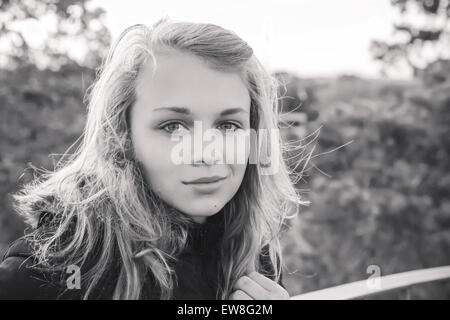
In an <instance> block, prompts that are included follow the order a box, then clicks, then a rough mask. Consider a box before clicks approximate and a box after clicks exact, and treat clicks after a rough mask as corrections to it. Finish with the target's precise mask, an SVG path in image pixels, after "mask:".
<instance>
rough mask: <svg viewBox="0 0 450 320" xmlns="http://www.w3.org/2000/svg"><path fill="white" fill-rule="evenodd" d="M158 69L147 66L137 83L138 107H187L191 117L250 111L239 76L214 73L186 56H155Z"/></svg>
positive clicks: (177, 54) (165, 54)
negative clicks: (232, 110) (232, 109)
mask: <svg viewBox="0 0 450 320" xmlns="http://www.w3.org/2000/svg"><path fill="white" fill-rule="evenodd" d="M155 57H156V61H157V68H156V71H155V72H154V74H153V73H152V71H153V65H152V64H151V63H147V64H146V65H144V67H143V68H142V70H141V71H140V73H139V76H138V79H137V88H136V94H137V104H140V105H141V106H142V107H145V108H146V110H148V111H151V110H152V109H156V108H158V107H164V106H184V107H188V108H190V109H191V111H192V113H194V114H195V113H204V112H206V111H209V112H219V111H220V110H222V109H227V108H233V107H241V108H244V109H245V110H250V94H249V92H248V89H247V87H246V85H245V83H244V81H243V80H242V79H241V77H240V75H239V74H238V73H232V72H223V71H217V70H213V69H211V68H210V67H208V65H207V64H206V63H205V62H204V61H202V60H200V59H199V58H198V57H196V56H194V55H192V54H189V53H184V52H178V51H174V52H170V53H160V54H156V55H155Z"/></svg>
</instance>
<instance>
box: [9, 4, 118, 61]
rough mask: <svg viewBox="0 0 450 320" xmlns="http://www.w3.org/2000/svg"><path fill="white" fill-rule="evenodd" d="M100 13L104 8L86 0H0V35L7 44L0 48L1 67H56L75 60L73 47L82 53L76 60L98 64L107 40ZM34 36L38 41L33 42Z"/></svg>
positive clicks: (102, 14) (108, 41) (102, 12)
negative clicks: (40, 39) (2, 48)
mask: <svg viewBox="0 0 450 320" xmlns="http://www.w3.org/2000/svg"><path fill="white" fill-rule="evenodd" d="M103 17H104V10H103V9H102V8H100V7H95V6H93V5H92V2H91V1H90V0H59V1H54V0H39V1H36V0H27V1H23V0H0V39H1V42H2V44H3V45H4V46H5V47H6V48H7V50H5V51H4V52H0V56H1V57H2V59H3V60H2V65H3V68H8V69H15V68H17V67H20V66H23V65H27V64H34V65H38V66H42V67H44V68H50V69H58V68H59V67H60V66H63V65H65V64H70V63H75V61H74V57H73V56H72V52H71V51H74V49H76V50H75V51H79V52H80V53H82V54H83V61H77V62H78V63H81V65H83V66H87V67H91V68H94V67H96V66H98V65H99V63H100V58H101V56H102V54H103V53H104V52H105V50H106V49H107V47H108V45H109V43H110V40H111V36H110V33H109V31H108V29H107V28H106V26H105V24H104V21H103ZM26 28H28V33H27V32H24V29H25V30H26ZM30 29H32V30H33V31H34V32H30ZM36 32H37V33H36ZM27 35H28V36H27ZM37 36H39V37H42V41H41V43H39V44H37V45H36V44H34V42H35V40H36V39H34V38H36V37H37ZM75 60H76V59H75Z"/></svg>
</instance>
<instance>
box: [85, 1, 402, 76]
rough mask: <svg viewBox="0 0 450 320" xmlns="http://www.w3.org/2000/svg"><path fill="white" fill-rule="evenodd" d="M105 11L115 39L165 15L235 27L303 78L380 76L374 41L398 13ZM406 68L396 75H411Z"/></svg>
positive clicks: (310, 7)
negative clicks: (139, 24)
mask: <svg viewBox="0 0 450 320" xmlns="http://www.w3.org/2000/svg"><path fill="white" fill-rule="evenodd" d="M93 3H94V4H96V5H99V6H101V7H103V8H104V9H105V10H106V17H105V22H106V25H107V27H108V28H109V29H110V31H111V33H112V36H113V39H115V38H117V37H118V36H119V34H120V33H121V32H122V31H123V30H124V29H125V28H126V27H128V26H130V25H133V24H136V23H144V24H147V25H151V24H153V23H154V22H156V21H157V20H158V19H160V18H162V17H163V16H169V17H170V18H171V19H174V20H184V21H192V22H209V23H214V24H217V25H220V26H222V27H224V28H227V29H230V30H233V31H234V32H236V33H237V34H238V35H239V36H240V37H241V38H242V39H244V40H245V41H247V42H248V43H249V44H250V45H251V46H252V48H253V50H254V52H255V54H256V56H257V57H258V58H259V59H260V60H261V62H262V63H263V64H264V65H265V66H266V67H267V68H268V69H269V70H270V71H271V72H273V71H280V70H285V71H291V72H294V73H296V74H297V75H299V76H301V77H330V76H338V75H343V74H353V75H357V76H362V77H367V78H377V77H380V73H379V70H380V67H379V65H378V64H377V63H376V62H374V61H373V60H372V58H371V56H370V51H369V47H370V42H371V40H374V39H380V40H386V39H390V38H391V37H392V30H393V28H392V24H393V22H395V21H396V19H397V18H398V12H397V10H396V9H395V8H393V7H392V6H391V5H390V1H389V0H340V1H338V0H239V1H238V0H228V1H224V0H209V1H207V0H189V1H182V0H151V1H144V0H127V1H123V0H94V1H93ZM408 77H409V74H408V73H407V72H403V73H402V72H400V71H399V72H398V74H395V75H393V78H398V79H407V78H408Z"/></svg>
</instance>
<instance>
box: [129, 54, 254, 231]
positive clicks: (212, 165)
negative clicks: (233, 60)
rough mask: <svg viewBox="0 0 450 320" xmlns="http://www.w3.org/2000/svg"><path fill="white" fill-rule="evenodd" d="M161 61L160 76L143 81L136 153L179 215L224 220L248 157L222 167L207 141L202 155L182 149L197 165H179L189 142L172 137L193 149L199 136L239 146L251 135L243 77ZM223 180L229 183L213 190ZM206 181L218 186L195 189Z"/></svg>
mask: <svg viewBox="0 0 450 320" xmlns="http://www.w3.org/2000/svg"><path fill="white" fill-rule="evenodd" d="M156 59H157V64H158V67H157V69H156V72H155V74H154V76H153V77H152V72H151V68H150V65H146V66H144V68H143V69H142V71H141V72H140V74H139V76H138V79H137V89H136V102H135V104H134V105H133V106H132V108H131V115H130V121H131V136H132V137H131V138H132V142H133V146H134V149H135V153H136V156H137V159H138V161H139V162H140V164H141V166H142V168H143V169H144V172H145V178H146V180H147V182H148V183H149V184H150V187H151V188H152V190H154V191H155V192H156V193H157V194H158V195H159V196H160V197H161V198H162V199H163V200H164V201H165V202H166V203H168V204H169V205H171V206H172V207H174V208H175V209H177V210H179V211H181V212H183V213H184V214H186V215H189V216H191V217H192V218H193V219H194V220H195V221H197V222H200V223H202V222H204V221H205V220H206V218H207V217H208V216H211V215H214V214H216V213H217V212H219V211H220V210H221V209H222V208H223V207H224V206H225V204H226V203H227V202H228V201H230V200H231V199H232V197H233V196H234V195H235V193H236V192H237V190H238V189H239V186H240V185H241V183H242V180H243V177H244V174H245V170H246V167H247V160H248V155H249V153H248V149H247V148H246V149H245V152H244V157H245V161H244V162H243V161H234V162H233V161H229V160H227V161H222V162H220V163H217V162H216V161H217V160H218V159H219V158H218V157H217V156H218V155H219V153H215V154H214V153H208V152H205V148H206V147H207V146H208V144H210V143H211V142H208V141H206V139H207V138H203V139H205V140H203V141H202V143H201V145H200V148H199V147H198V146H199V145H198V144H197V145H196V146H195V145H194V142H192V144H190V146H191V150H189V149H186V148H184V149H182V152H183V155H186V154H187V153H189V156H190V158H184V160H185V161H181V163H180V161H179V160H180V159H179V158H177V157H174V155H175V154H179V153H178V152H174V151H176V150H179V149H180V141H183V140H182V139H180V140H178V141H176V140H175V139H172V137H173V136H174V135H178V136H179V137H184V138H191V139H192V141H194V140H195V139H196V138H195V137H194V135H198V134H199V133H200V136H202V134H204V133H205V132H206V131H208V130H210V129H217V130H218V131H217V130H216V131H214V132H215V133H216V134H217V133H219V134H221V135H222V137H223V138H224V139H225V138H226V139H228V140H224V141H225V144H226V143H227V141H229V139H230V135H231V139H233V135H235V134H238V133H240V132H242V130H248V129H250V95H249V92H248V90H247V87H246V86H245V84H244V82H243V81H242V80H241V78H240V77H239V75H238V74H237V73H225V72H221V71H215V70H213V69H211V68H209V67H208V66H207V65H206V64H205V63H204V62H203V61H201V60H200V59H199V58H197V57H195V56H193V55H191V54H189V53H183V52H178V51H173V52H170V53H164V54H156ZM194 122H195V128H196V129H195V134H194ZM199 124H200V126H199ZM227 129H228V131H227V132H226V130H227ZM241 129H242V130H241ZM210 132H211V131H210ZM196 137H198V136H196ZM185 141H190V140H185ZM197 141H198V140H197ZM209 141H213V140H209ZM235 141H236V140H235ZM246 143H248V140H246ZM185 146H186V145H185ZM174 148H175V149H174ZM228 149H229V146H228V145H227V146H225V147H224V148H223V149H220V150H221V151H222V152H223V154H222V157H223V158H222V159H225V158H226V155H225V153H226V152H228V151H227V150H228ZM186 159H189V161H186ZM241 159H242V158H241ZM214 177H216V178H214ZM217 177H220V178H223V179H222V180H220V181H217V182H214V180H217ZM202 178H206V179H210V180H211V181H213V182H209V181H207V182H204V181H202V180H201V181H195V180H198V179H202ZM211 178H212V179H211ZM208 182H209V183H208Z"/></svg>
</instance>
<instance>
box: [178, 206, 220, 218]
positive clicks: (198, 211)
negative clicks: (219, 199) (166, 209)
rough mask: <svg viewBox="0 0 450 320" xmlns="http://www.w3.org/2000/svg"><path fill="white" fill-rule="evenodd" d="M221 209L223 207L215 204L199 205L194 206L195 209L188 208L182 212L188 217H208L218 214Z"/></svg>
mask: <svg viewBox="0 0 450 320" xmlns="http://www.w3.org/2000/svg"><path fill="white" fill-rule="evenodd" d="M223 207H224V206H223V205H219V204H216V203H214V204H211V203H203V204H200V203H199V204H198V205H197V204H196V206H195V207H191V208H188V210H185V211H184V212H185V213H186V214H187V215H190V216H200V217H209V216H213V215H215V214H216V213H218V212H219V211H220V210H222V208H223Z"/></svg>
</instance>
